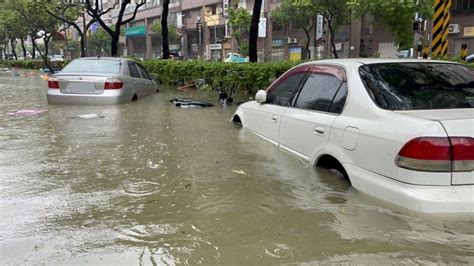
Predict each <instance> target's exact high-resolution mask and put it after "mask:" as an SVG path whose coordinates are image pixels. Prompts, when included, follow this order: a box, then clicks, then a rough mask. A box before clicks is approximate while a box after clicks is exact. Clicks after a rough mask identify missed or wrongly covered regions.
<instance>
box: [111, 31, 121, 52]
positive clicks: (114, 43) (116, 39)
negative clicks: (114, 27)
mask: <svg viewBox="0 0 474 266" xmlns="http://www.w3.org/2000/svg"><path fill="white" fill-rule="evenodd" d="M119 37H120V32H119V34H117V33H114V35H112V46H111V51H110V55H111V56H118V43H119Z"/></svg>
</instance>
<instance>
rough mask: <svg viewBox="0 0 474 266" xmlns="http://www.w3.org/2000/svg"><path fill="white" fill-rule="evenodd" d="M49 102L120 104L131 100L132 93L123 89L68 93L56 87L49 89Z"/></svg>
mask: <svg viewBox="0 0 474 266" xmlns="http://www.w3.org/2000/svg"><path fill="white" fill-rule="evenodd" d="M46 97H47V99H48V103H49V104H84V105H87V104H93V105H94V104H98V105H101V104H119V103H126V102H130V101H131V99H132V95H130V94H127V93H124V91H123V90H107V91H104V92H103V93H102V94H70V93H68V94H66V93H61V92H60V91H59V90H56V89H48V93H47V95H46Z"/></svg>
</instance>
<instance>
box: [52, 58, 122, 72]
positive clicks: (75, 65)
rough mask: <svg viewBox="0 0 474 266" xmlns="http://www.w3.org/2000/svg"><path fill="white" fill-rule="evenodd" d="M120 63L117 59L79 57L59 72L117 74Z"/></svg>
mask: <svg viewBox="0 0 474 266" xmlns="http://www.w3.org/2000/svg"><path fill="white" fill-rule="evenodd" d="M121 65H122V64H121V62H120V61H119V60H108V59H79V60H73V61H71V62H70V63H69V64H67V66H65V67H64V68H63V69H62V70H61V72H62V73H107V74H119V73H120V67H121Z"/></svg>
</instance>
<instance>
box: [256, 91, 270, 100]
mask: <svg viewBox="0 0 474 266" xmlns="http://www.w3.org/2000/svg"><path fill="white" fill-rule="evenodd" d="M255 100H256V101H257V102H258V103H264V102H266V101H267V91H266V90H259V91H257V94H256V95H255Z"/></svg>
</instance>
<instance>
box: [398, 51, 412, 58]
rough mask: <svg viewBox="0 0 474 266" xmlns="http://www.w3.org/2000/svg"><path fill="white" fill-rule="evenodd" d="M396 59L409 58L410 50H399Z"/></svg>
mask: <svg viewBox="0 0 474 266" xmlns="http://www.w3.org/2000/svg"><path fill="white" fill-rule="evenodd" d="M397 58H411V55H410V50H401V51H400V52H398V54H397Z"/></svg>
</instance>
